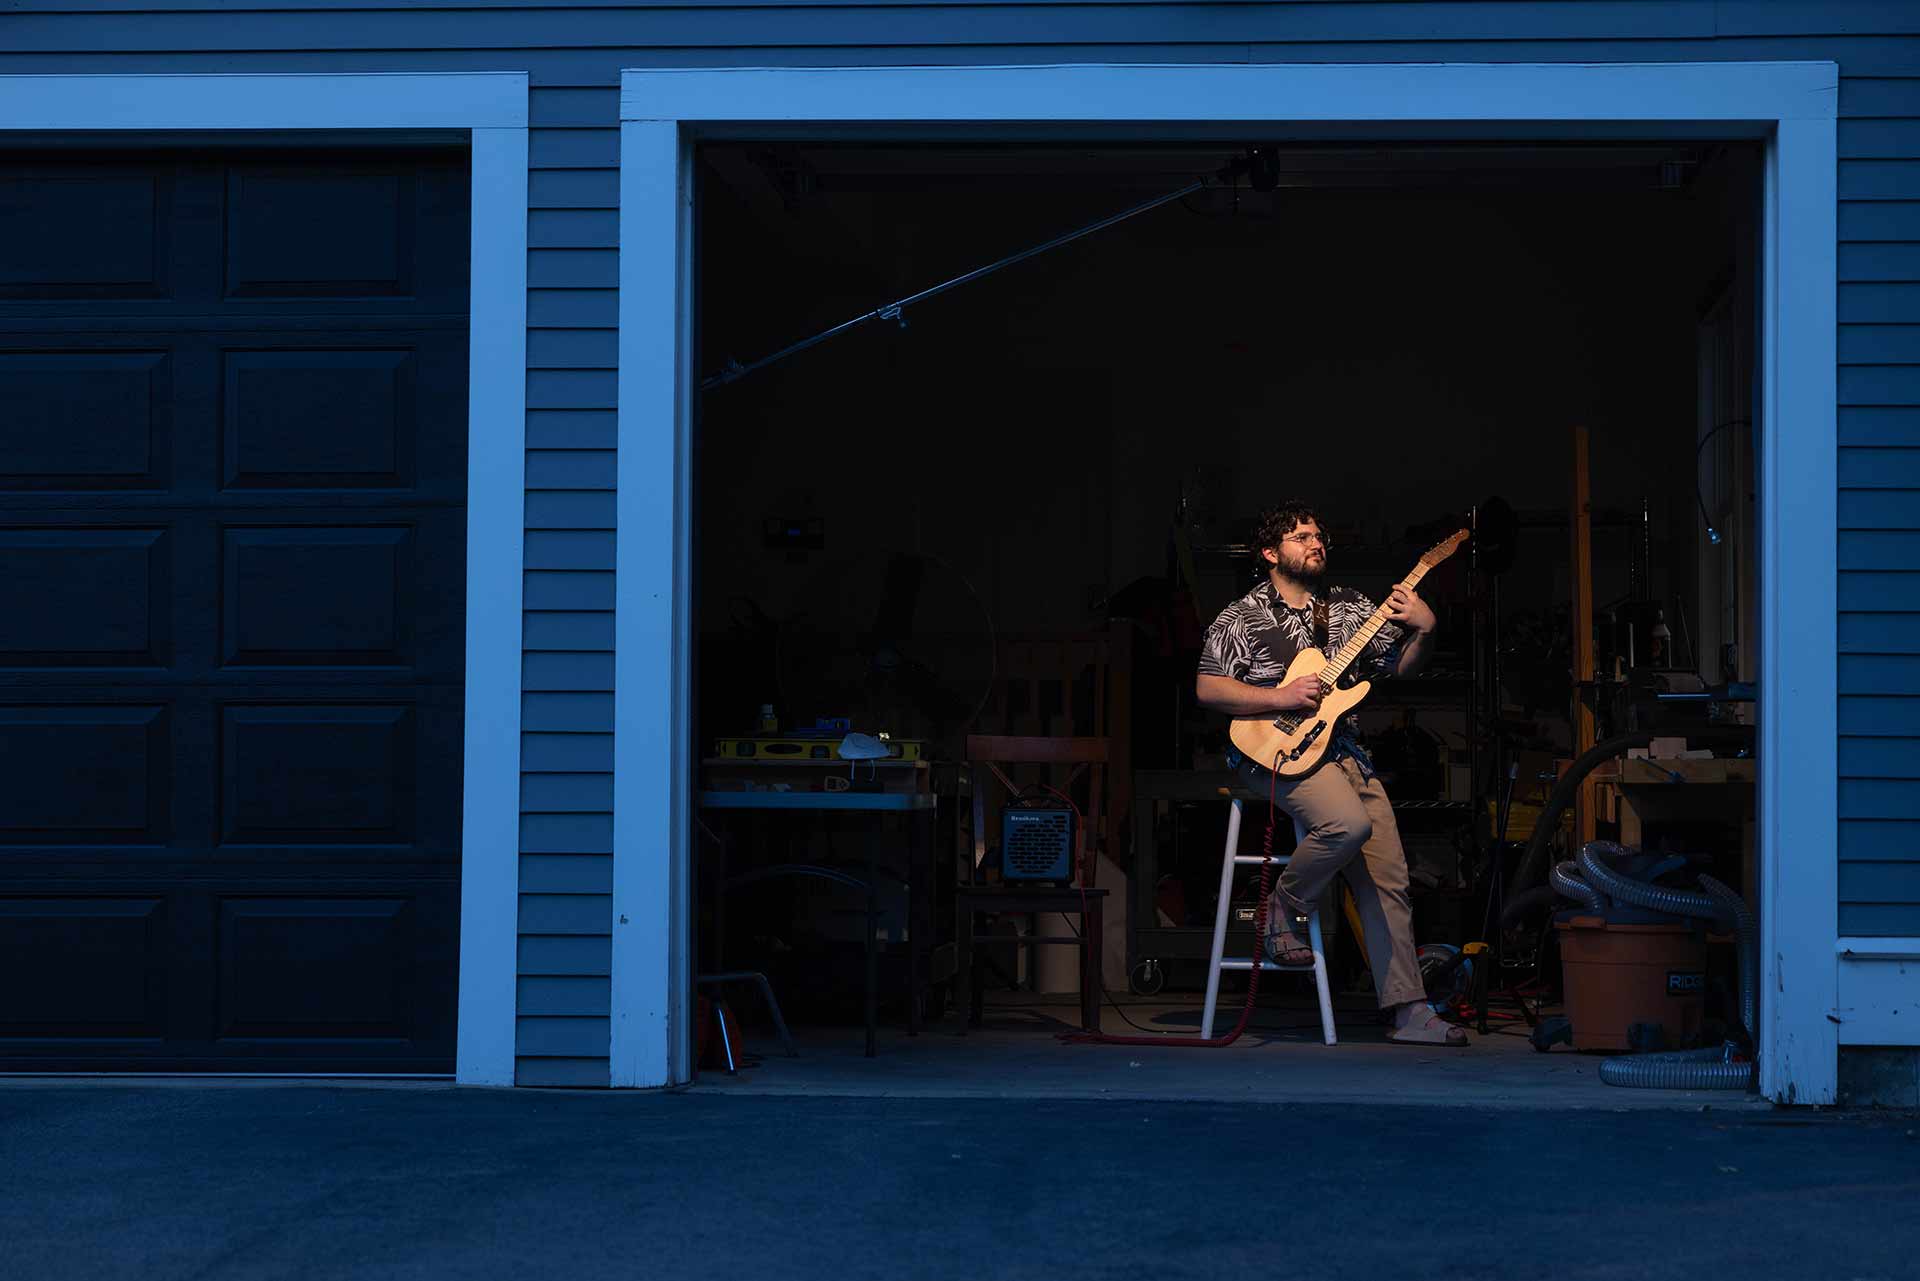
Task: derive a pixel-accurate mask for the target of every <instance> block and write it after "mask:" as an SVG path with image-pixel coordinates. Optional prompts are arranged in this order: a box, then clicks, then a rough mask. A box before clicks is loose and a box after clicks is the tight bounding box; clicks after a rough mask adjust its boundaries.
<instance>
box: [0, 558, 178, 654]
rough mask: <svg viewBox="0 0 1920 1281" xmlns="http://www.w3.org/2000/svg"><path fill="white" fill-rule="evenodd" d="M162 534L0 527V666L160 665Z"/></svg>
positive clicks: (164, 575) (164, 634) (166, 582)
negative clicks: (1, 603) (2, 604)
mask: <svg viewBox="0 0 1920 1281" xmlns="http://www.w3.org/2000/svg"><path fill="white" fill-rule="evenodd" d="M169 559H170V547H169V540H168V537H167V530H165V529H163V528H152V527H148V528H121V529H99V528H63V527H52V528H44V527H42V528H20V527H14V528H7V527H0V599H4V600H5V601H6V602H7V608H6V609H4V610H0V667H15V668H18V667H69V668H87V667H112V668H125V667H165V666H167V665H168V663H169V662H170V661H171V646H170V645H169V633H170V630H171V623H170V618H169V615H170V613H171V579H172V575H171V573H170V564H169Z"/></svg>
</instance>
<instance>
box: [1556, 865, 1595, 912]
mask: <svg viewBox="0 0 1920 1281" xmlns="http://www.w3.org/2000/svg"><path fill="white" fill-rule="evenodd" d="M1547 879H1548V880H1549V881H1551V882H1552V883H1553V888H1554V889H1556V890H1558V891H1560V894H1561V896H1562V897H1563V898H1570V899H1572V900H1573V901H1574V902H1576V903H1578V904H1580V905H1581V906H1583V907H1585V908H1586V909H1587V910H1588V911H1589V912H1604V911H1606V910H1607V899H1606V896H1605V895H1604V894H1602V893H1601V892H1600V891H1599V890H1596V889H1594V888H1593V886H1591V885H1589V884H1587V883H1586V882H1585V881H1584V880H1582V879H1580V865H1579V864H1578V863H1576V862H1574V861H1573V860H1572V859H1566V860H1564V861H1563V862H1559V863H1555V864H1554V865H1553V870H1552V871H1551V872H1548V873H1547Z"/></svg>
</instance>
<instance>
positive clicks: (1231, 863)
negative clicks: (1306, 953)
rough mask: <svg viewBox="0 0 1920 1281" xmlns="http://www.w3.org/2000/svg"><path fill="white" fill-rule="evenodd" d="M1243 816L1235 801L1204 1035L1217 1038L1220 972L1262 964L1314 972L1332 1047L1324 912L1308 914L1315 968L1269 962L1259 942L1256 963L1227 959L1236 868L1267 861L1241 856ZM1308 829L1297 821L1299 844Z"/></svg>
mask: <svg viewBox="0 0 1920 1281" xmlns="http://www.w3.org/2000/svg"><path fill="white" fill-rule="evenodd" d="M1240 817H1241V804H1240V799H1239V798H1238V797H1235V798H1234V801H1233V811H1232V813H1230V814H1229V815H1228V816H1227V847H1226V849H1225V851H1223V852H1222V854H1221V857H1220V905H1219V906H1218V907H1217V908H1215V909H1214V913H1213V959H1212V960H1211V961H1210V962H1209V963H1208V965H1207V1004H1206V1008H1205V1009H1204V1010H1203V1011H1202V1012H1201V1014H1200V1035H1201V1036H1203V1037H1211V1036H1212V1035H1213V1011H1214V1006H1215V1005H1216V1004H1217V1003H1218V1000H1219V997H1220V972H1221V971H1222V970H1250V969H1252V968H1253V967H1254V966H1255V965H1258V966H1259V967H1260V969H1261V971H1262V972H1263V973H1268V974H1298V973H1301V972H1303V971H1305V970H1312V971H1313V985H1314V987H1315V988H1317V989H1318V990H1319V993H1320V1031H1321V1034H1322V1035H1323V1036H1324V1037H1325V1039H1326V1042H1327V1044H1328V1045H1333V1044H1335V1039H1334V1034H1333V997H1332V995H1331V994H1329V992H1328V991H1327V953H1326V949H1325V948H1324V947H1322V946H1321V944H1320V909H1319V907H1318V905H1316V906H1315V907H1314V910H1313V911H1311V912H1309V913H1307V944H1308V946H1310V947H1311V948H1312V949H1313V964H1311V965H1280V964H1277V963H1275V962H1273V961H1269V960H1267V959H1266V955H1265V945H1264V943H1263V942H1262V940H1259V939H1255V940H1254V945H1255V946H1256V947H1258V948H1260V949H1261V951H1260V954H1259V955H1258V957H1257V958H1256V959H1254V960H1248V961H1240V960H1232V961H1230V960H1227V959H1226V950H1227V916H1228V914H1229V913H1230V912H1231V911H1232V909H1233V869H1234V868H1235V867H1236V866H1246V865H1250V866H1253V867H1258V866H1260V864H1261V863H1262V862H1264V861H1265V860H1264V859H1262V858H1261V857H1260V856H1259V855H1258V854H1242V853H1240ZM1306 834H1307V833H1306V829H1305V827H1303V826H1302V825H1301V823H1300V820H1299V819H1295V820H1294V821H1293V837H1294V840H1295V841H1296V842H1298V841H1301V840H1304V839H1305V838H1306ZM1292 861H1293V860H1292V859H1291V857H1276V858H1275V859H1274V860H1273V865H1274V867H1275V868H1276V869H1277V868H1284V867H1285V866H1286V865H1287V864H1288V863H1290V862H1292Z"/></svg>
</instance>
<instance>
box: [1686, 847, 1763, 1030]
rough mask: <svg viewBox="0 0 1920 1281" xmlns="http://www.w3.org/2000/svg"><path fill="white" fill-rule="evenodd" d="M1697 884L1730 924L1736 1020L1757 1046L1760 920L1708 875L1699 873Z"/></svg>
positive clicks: (1728, 890)
mask: <svg viewBox="0 0 1920 1281" xmlns="http://www.w3.org/2000/svg"><path fill="white" fill-rule="evenodd" d="M1700 887H1701V888H1702V889H1704V890H1706V892H1707V893H1708V894H1709V895H1711V896H1712V898H1713V900H1714V901H1715V902H1716V903H1718V904H1720V906H1721V909H1722V910H1723V911H1724V912H1725V913H1726V916H1725V917H1724V918H1723V919H1726V920H1730V921H1731V922H1732V923H1733V933H1734V937H1735V939H1736V940H1737V942H1736V944H1735V946H1736V947H1738V948H1739V953H1738V960H1739V966H1740V1022H1741V1024H1742V1025H1743V1030H1744V1031H1745V1032H1746V1034H1747V1044H1748V1045H1752V1046H1757V1045H1759V1044H1760V923H1759V921H1758V920H1756V919H1755V917H1754V915H1753V909H1752V908H1750V907H1748V906H1747V901H1746V900H1745V899H1743V898H1741V897H1740V896H1739V895H1738V894H1735V893H1734V892H1733V890H1732V889H1731V888H1729V887H1728V886H1726V885H1724V884H1722V883H1721V882H1719V881H1716V880H1715V879H1714V878H1713V877H1711V876H1702V877H1701V878H1700Z"/></svg>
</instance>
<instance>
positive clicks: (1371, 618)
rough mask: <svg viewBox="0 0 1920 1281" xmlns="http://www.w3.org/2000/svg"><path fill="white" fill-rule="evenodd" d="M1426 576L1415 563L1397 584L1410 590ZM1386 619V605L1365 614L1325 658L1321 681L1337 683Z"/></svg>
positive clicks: (1364, 650) (1423, 568)
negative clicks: (1364, 617) (1364, 618)
mask: <svg viewBox="0 0 1920 1281" xmlns="http://www.w3.org/2000/svg"><path fill="white" fill-rule="evenodd" d="M1426 576H1427V566H1426V565H1424V564H1416V565H1415V566H1414V567H1413V572H1412V573H1411V574H1408V575H1407V576H1406V577H1405V578H1403V579H1401V580H1400V582H1399V583H1398V584H1397V586H1400V587H1404V588H1406V589H1407V590H1408V591H1412V590H1413V589H1414V588H1415V587H1417V586H1419V584H1420V580H1421V579H1423V578H1425V577H1426ZM1388 595H1392V593H1391V592H1389V593H1388ZM1386 621H1387V607H1386V606H1385V605H1381V606H1379V607H1378V608H1376V609H1375V610H1374V611H1373V613H1371V614H1369V615H1367V621H1366V622H1364V623H1362V624H1360V626H1359V627H1357V628H1355V629H1354V633H1353V635H1351V636H1349V637H1347V643H1346V644H1344V645H1342V646H1341V647H1340V648H1339V649H1337V650H1335V651H1334V652H1333V654H1332V656H1330V657H1329V658H1328V659H1327V665H1326V666H1325V667H1323V668H1321V669H1320V680H1321V682H1322V683H1324V684H1326V685H1328V686H1333V685H1337V684H1339V683H1340V678H1341V677H1342V676H1345V675H1346V674H1347V669H1348V668H1349V667H1351V666H1353V664H1354V663H1355V662H1356V661H1357V660H1358V659H1359V657H1360V655H1362V654H1364V653H1366V652H1367V646H1369V645H1371V644H1372V643H1373V638H1374V637H1375V636H1377V635H1379V634H1380V628H1381V627H1382V626H1384V625H1385V624H1386Z"/></svg>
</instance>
